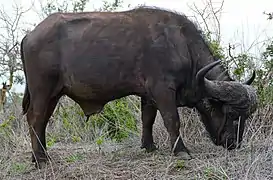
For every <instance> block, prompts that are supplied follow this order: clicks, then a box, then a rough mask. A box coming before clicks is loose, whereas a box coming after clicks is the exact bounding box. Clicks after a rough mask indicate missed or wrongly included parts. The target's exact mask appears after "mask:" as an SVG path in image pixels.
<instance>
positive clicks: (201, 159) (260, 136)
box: [0, 106, 273, 180]
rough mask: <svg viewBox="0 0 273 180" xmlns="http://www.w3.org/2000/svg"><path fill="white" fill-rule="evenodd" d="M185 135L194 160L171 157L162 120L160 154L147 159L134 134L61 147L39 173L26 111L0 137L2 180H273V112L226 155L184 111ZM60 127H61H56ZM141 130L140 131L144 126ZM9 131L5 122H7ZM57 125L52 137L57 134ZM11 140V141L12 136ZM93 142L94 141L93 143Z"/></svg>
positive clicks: (258, 117)
mask: <svg viewBox="0 0 273 180" xmlns="http://www.w3.org/2000/svg"><path fill="white" fill-rule="evenodd" d="M180 111H181V112H180V114H181V125H182V128H181V134H182V136H183V140H184V142H185V144H186V146H187V147H188V148H189V149H190V151H191V152H192V155H193V156H194V159H191V160H184V159H183V158H182V156H177V157H174V156H171V154H170V149H169V140H168V138H167V137H168V136H167V132H166V129H165V127H164V126H163V123H162V119H161V116H160V115H158V116H157V120H156V123H155V126H154V138H155V141H156V143H157V145H158V146H159V149H158V150H157V151H156V152H154V153H145V152H144V150H141V149H140V148H139V147H140V135H139V134H134V135H132V136H131V137H130V138H128V139H127V140H125V141H124V142H123V143H114V142H108V141H104V142H103V143H102V145H101V146H100V147H98V145H97V144H96V143H95V142H94V141H84V142H80V143H79V142H78V143H67V142H56V143H55V144H54V145H53V146H52V147H50V148H49V150H48V153H49V156H50V157H51V159H52V163H51V164H48V167H47V168H45V169H42V170H36V169H35V168H34V165H33V164H32V163H31V159H30V155H31V149H30V140H29V137H28V131H27V127H26V122H25V119H24V117H22V116H21V115H20V110H19V109H18V108H15V110H13V111H10V112H6V113H5V114H3V115H1V116H2V117H3V118H4V119H7V118H9V117H10V114H11V112H12V113H13V114H14V117H15V122H16V123H13V125H12V126H11V127H10V129H9V128H8V127H6V129H7V131H8V132H6V134H5V132H4V131H3V132H2V131H1V132H2V133H1V134H0V136H2V137H0V143H1V146H0V178H2V179H35V180H36V179H37V180H38V179H210V180H213V179H259V180H263V179H273V171H272V169H273V121H272V118H273V107H272V106H267V107H266V108H264V109H260V110H259V111H257V112H256V113H255V114H254V116H253V117H252V118H251V119H249V121H248V123H247V127H246V131H245V136H244V142H243V146H242V147H241V149H239V150H234V151H230V152H228V151H226V150H224V149H223V148H222V147H217V146H215V145H213V143H212V142H211V141H210V139H209V138H208V137H207V133H206V132H205V130H204V128H203V126H202V124H201V123H200V121H199V119H198V116H197V114H196V113H195V112H194V111H193V110H189V109H186V108H183V109H180ZM56 123H57V122H56ZM138 124H139V129H140V128H141V124H140V123H138ZM2 125H3V122H2ZM53 127H54V122H53V124H51V125H50V126H49V129H48V131H49V132H52V128H53ZM7 134H8V135H7ZM87 139H88V138H87Z"/></svg>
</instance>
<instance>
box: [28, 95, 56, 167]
mask: <svg viewBox="0 0 273 180" xmlns="http://www.w3.org/2000/svg"><path fill="white" fill-rule="evenodd" d="M58 100H59V98H53V99H51V100H45V101H42V99H37V100H36V101H33V102H32V105H31V106H30V109H29V111H28V113H27V121H28V124H29V131H30V137H31V144H32V150H33V152H32V153H33V154H32V162H36V163H35V165H36V167H37V168H41V164H42V163H45V162H47V161H48V158H49V157H48V156H47V155H46V138H45V132H46V126H47V123H48V120H49V118H50V116H51V115H52V113H53V111H54V109H55V107H56V104H57V102H58Z"/></svg>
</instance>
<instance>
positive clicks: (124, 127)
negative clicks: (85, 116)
mask: <svg viewBox="0 0 273 180" xmlns="http://www.w3.org/2000/svg"><path fill="white" fill-rule="evenodd" d="M128 98H129V97H124V98H121V99H118V100H115V101H112V102H110V103H108V104H107V105H106V106H105V107H104V110H103V112H102V113H100V114H98V115H94V116H93V117H92V120H93V126H94V125H95V124H96V125H98V126H99V127H103V126H104V125H105V122H107V124H108V125H107V136H109V137H111V138H113V139H115V140H117V141H121V140H122V139H124V138H127V137H129V135H130V134H131V133H135V132H136V131H137V127H136V121H135V116H134V114H133V112H134V111H136V109H135V110H133V108H134V106H132V105H131V106H130V104H129V100H128ZM134 103H137V102H134ZM132 110H133V111H132Z"/></svg>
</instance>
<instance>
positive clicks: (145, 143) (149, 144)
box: [141, 98, 157, 152]
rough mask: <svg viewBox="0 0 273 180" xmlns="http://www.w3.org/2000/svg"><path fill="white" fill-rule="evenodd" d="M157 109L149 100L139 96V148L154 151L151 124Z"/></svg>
mask: <svg viewBox="0 0 273 180" xmlns="http://www.w3.org/2000/svg"><path fill="white" fill-rule="evenodd" d="M156 112H157V109H156V107H155V106H154V105H153V104H152V102H151V101H149V100H147V99H146V98H141V120H142V138H141V148H145V149H146V151H147V152H151V151H154V150H155V149H156V146H155V144H154V140H153V124H154V121H155V117H156Z"/></svg>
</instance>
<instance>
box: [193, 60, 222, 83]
mask: <svg viewBox="0 0 273 180" xmlns="http://www.w3.org/2000/svg"><path fill="white" fill-rule="evenodd" d="M220 62H221V60H218V61H215V62H213V63H210V64H208V65H206V66H205V67H203V68H201V69H200V70H199V71H198V72H197V74H196V80H197V82H198V83H203V82H204V78H205V75H206V74H207V72H208V71H209V70H211V69H212V68H213V67H214V66H216V65H218V64H219V63H220Z"/></svg>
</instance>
